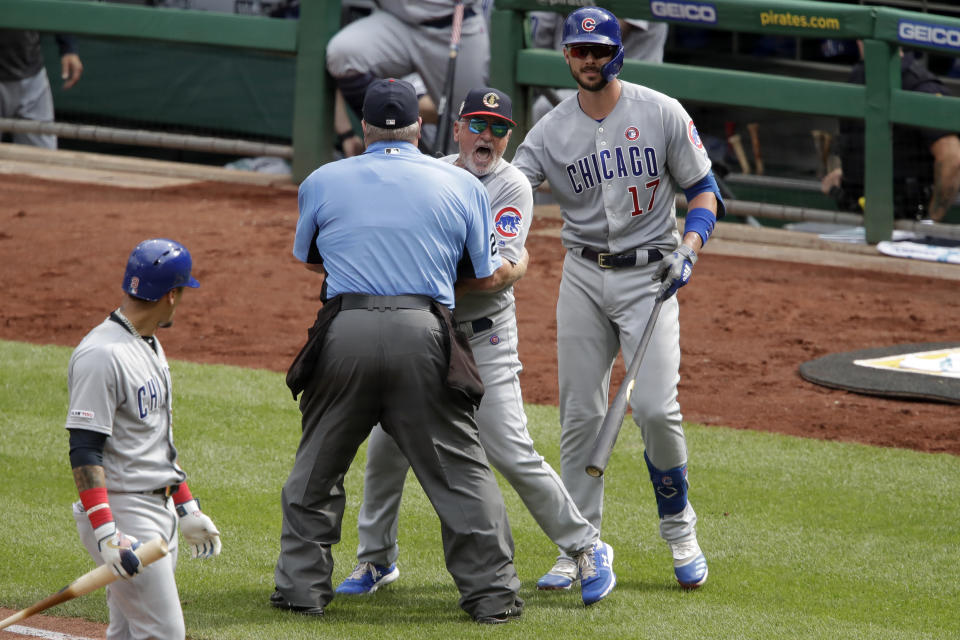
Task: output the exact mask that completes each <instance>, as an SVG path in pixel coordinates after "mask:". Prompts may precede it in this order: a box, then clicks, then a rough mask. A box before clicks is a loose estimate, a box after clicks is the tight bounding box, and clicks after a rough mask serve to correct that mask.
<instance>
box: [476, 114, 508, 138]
mask: <svg viewBox="0 0 960 640" xmlns="http://www.w3.org/2000/svg"><path fill="white" fill-rule="evenodd" d="M467 126H468V127H469V129H470V131H471V132H472V133H483V132H484V131H486V129H487V127H490V133H492V134H493V136H494V137H495V138H502V137H503V136H505V135H507V133H508V132H509V131H510V125H509V124H508V123H506V122H487V121H486V120H484V119H483V118H470V120H469V121H468V124H467Z"/></svg>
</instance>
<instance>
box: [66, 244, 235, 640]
mask: <svg viewBox="0 0 960 640" xmlns="http://www.w3.org/2000/svg"><path fill="white" fill-rule="evenodd" d="M191 267H192V260H191V258H190V252H189V251H187V249H186V247H184V246H183V245H181V244H180V243H178V242H174V241H173V240H167V239H163V238H157V239H153V240H146V241H144V242H141V243H140V244H138V245H137V246H136V248H134V250H133V252H132V253H131V254H130V258H129V260H128V262H127V268H126V272H125V273H124V277H123V291H124V294H125V295H124V300H123V303H122V304H121V305H120V308H119V309H117V310H116V311H113V312H112V313H111V314H110V316H109V317H108V318H107V319H106V320H104V321H103V322H102V323H100V324H99V325H98V326H97V327H95V328H94V329H93V330H92V331H90V333H88V334H87V335H86V337H84V339H83V340H82V341H81V342H80V344H79V345H78V346H77V348H76V349H75V350H74V352H73V355H72V356H71V358H70V364H69V370H68V375H67V385H68V387H69V391H70V406H69V410H68V413H67V422H66V428H67V429H68V430H69V433H70V464H71V466H72V467H73V478H74V481H75V482H76V485H77V491H78V492H79V494H80V500H79V501H78V502H76V503H74V505H73V515H74V519H75V520H76V523H77V531H78V532H79V534H80V540H81V541H82V542H83V545H84V546H85V547H86V549H87V551H88V552H89V553H90V555H91V556H92V557H93V559H94V561H95V562H96V563H97V564H98V565H101V564H108V565H110V566H111V568H112V569H113V571H114V573H116V574H117V575H118V576H119V577H120V578H124V580H118V581H117V582H114V583H112V584H110V585H109V586H108V587H107V605H108V606H109V609H110V625H109V627H108V628H107V638H108V640H114V639H120V638H144V639H145V638H159V639H170V640H182V639H183V638H184V637H185V630H184V623H183V612H182V610H181V608H180V598H179V596H178V594H177V585H176V582H175V581H174V569H175V567H176V564H177V552H178V544H177V542H178V541H177V524H178V522H179V526H180V533H181V535H182V536H183V539H184V541H185V542H186V543H187V544H189V545H190V547H191V549H192V555H193V557H194V558H198V557H199V558H207V557H213V556H216V555H217V554H219V553H220V532H219V531H218V530H217V528H216V527H215V526H214V524H213V522H212V521H211V520H210V518H209V517H208V516H207V515H206V514H204V513H203V512H202V511H201V510H200V504H199V502H198V501H197V500H196V499H195V498H194V497H193V496H192V495H191V493H190V489H189V488H188V487H187V483H186V478H187V475H186V473H185V472H184V471H183V469H181V468H180V465H179V464H178V463H177V450H176V448H174V445H173V429H172V427H173V406H172V398H171V382H170V368H169V366H168V365H167V358H166V356H165V355H164V352H163V348H162V347H161V346H160V342H159V341H158V340H157V339H156V337H155V336H154V333H155V332H156V330H157V328H159V327H169V326H170V325H172V324H173V316H174V312H175V311H176V308H177V305H178V304H179V303H180V299H181V297H182V295H183V289H184V287H199V286H200V283H199V282H197V280H196V279H195V278H194V277H193V276H191V275H190V271H191ZM157 537H160V538H163V539H164V540H165V541H166V542H167V545H168V547H169V550H170V553H169V554H168V555H167V556H165V557H163V558H161V559H160V560H157V561H156V562H155V563H153V564H152V565H151V566H150V567H149V568H148V569H147V570H145V571H143V572H142V573H140V569H141V567H140V562H139V559H138V558H137V556H136V555H135V554H134V553H133V551H132V550H133V549H136V548H137V547H138V546H139V545H140V541H141V540H151V539H153V538H157ZM134 576H136V578H135V579H132V580H131V579H130V578H134Z"/></svg>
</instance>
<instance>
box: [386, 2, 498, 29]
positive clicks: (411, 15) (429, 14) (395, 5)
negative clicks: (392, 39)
mask: <svg viewBox="0 0 960 640" xmlns="http://www.w3.org/2000/svg"><path fill="white" fill-rule="evenodd" d="M480 4H481V3H480V2H479V0H465V1H464V3H463V8H464V9H469V8H472V9H473V10H474V11H476V12H477V13H480V12H481V11H482V10H481V7H480ZM454 5H456V2H454V0H417V1H416V2H410V0H379V1H378V2H377V6H378V7H380V8H381V9H383V10H384V11H386V12H387V13H392V14H393V15H395V16H396V17H398V18H400V19H401V20H403V21H404V22H406V23H407V24H416V25H418V24H420V23H422V22H427V21H429V20H436V19H437V18H442V17H443V16H448V15H450V14H451V13H453V8H454Z"/></svg>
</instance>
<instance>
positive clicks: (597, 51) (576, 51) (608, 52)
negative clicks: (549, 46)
mask: <svg viewBox="0 0 960 640" xmlns="http://www.w3.org/2000/svg"><path fill="white" fill-rule="evenodd" d="M616 49H617V48H616V47H612V46H610V45H608V44H571V45H568V46H567V51H568V52H569V53H570V55H571V56H573V57H574V58H586V57H587V55H591V56H593V58H594V60H600V59H602V58H611V57H613V54H614V53H615V52H616Z"/></svg>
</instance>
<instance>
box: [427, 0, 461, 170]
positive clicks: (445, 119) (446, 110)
mask: <svg viewBox="0 0 960 640" xmlns="http://www.w3.org/2000/svg"><path fill="white" fill-rule="evenodd" d="M463 11H464V9H463V2H461V1H458V2H457V3H456V4H455V5H454V8H453V27H452V29H451V31H450V59H449V60H448V61H447V76H446V79H445V80H444V82H443V93H442V94H441V95H440V104H438V105H437V140H436V145H435V147H434V148H435V149H436V150H437V152H438V154H439V155H440V156H445V155H447V149H448V148H449V146H450V110H451V109H452V108H453V81H454V78H455V77H456V73H457V55H458V54H459V53H460V33H461V31H462V30H463Z"/></svg>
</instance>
